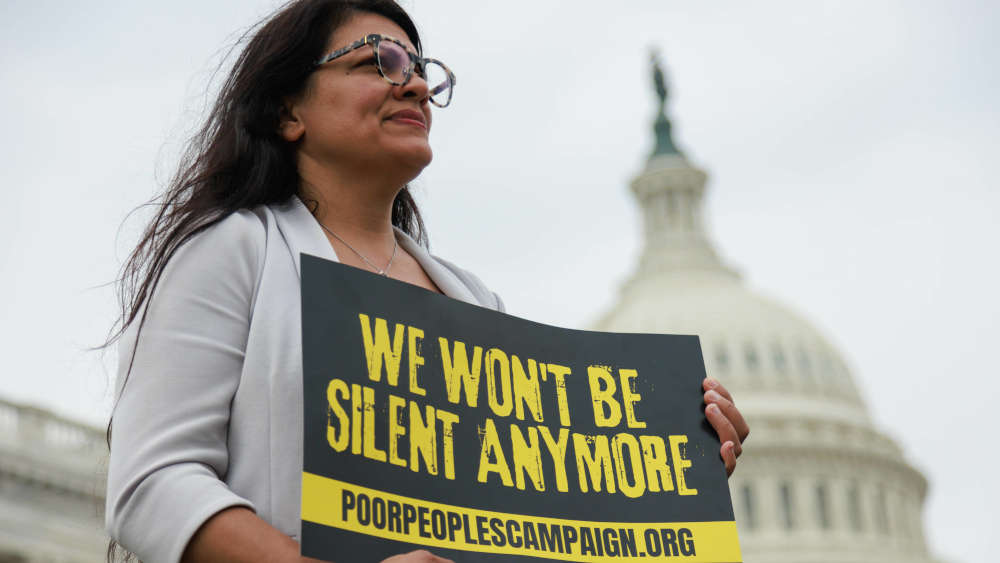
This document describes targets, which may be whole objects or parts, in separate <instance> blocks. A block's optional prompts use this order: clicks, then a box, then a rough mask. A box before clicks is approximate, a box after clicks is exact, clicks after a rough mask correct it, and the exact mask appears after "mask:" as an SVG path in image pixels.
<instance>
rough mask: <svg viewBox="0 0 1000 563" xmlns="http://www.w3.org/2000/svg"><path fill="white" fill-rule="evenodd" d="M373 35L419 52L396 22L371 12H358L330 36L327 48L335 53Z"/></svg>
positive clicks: (413, 51) (412, 51)
mask: <svg viewBox="0 0 1000 563" xmlns="http://www.w3.org/2000/svg"><path fill="white" fill-rule="evenodd" d="M372 33H378V34H380V35H385V36H386V37H392V38H393V39H397V40H399V42H400V43H402V44H403V45H406V49H407V50H409V51H410V52H411V53H416V52H417V50H416V49H415V48H414V47H413V43H412V42H411V41H410V38H409V36H408V35H406V31H404V30H403V28H401V27H399V25H398V24H397V23H396V22H394V21H392V20H390V19H389V18H387V17H385V16H380V15H378V14H373V13H371V12H356V13H355V14H354V15H352V16H351V17H350V18H348V19H347V21H345V22H344V23H343V24H341V25H340V27H338V28H337V29H335V30H334V32H333V34H332V35H331V36H330V41H329V43H328V45H327V48H328V49H329V50H330V51H335V50H337V49H340V48H342V47H346V46H347V45H350V44H351V43H353V42H355V41H357V40H358V39H361V38H363V37H364V36H366V35H369V34H372Z"/></svg>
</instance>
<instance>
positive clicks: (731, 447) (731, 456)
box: [702, 378, 750, 475]
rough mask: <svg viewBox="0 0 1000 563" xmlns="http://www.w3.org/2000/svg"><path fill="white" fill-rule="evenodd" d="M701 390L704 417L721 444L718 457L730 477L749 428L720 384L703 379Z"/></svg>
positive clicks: (731, 398)
mask: <svg viewBox="0 0 1000 563" xmlns="http://www.w3.org/2000/svg"><path fill="white" fill-rule="evenodd" d="M702 389H704V390H705V395H704V400H705V405H706V407H705V417H706V418H708V422H709V424H711V425H712V428H714V429H715V432H716V433H717V434H718V435H719V440H720V441H721V442H722V447H721V448H720V449H719V455H720V456H721V457H722V461H723V462H724V463H725V464H726V475H732V474H733V470H735V469H736V458H738V457H739V456H740V454H741V453H743V441H744V440H746V438H747V436H749V435H750V426H749V425H748V424H747V422H746V420H745V419H744V418H743V414H742V413H740V409H738V408H736V404H735V403H734V402H733V396H732V395H730V394H729V391H727V390H726V388H725V387H723V386H722V384H721V383H719V382H718V381H716V380H715V379H712V378H705V381H704V382H702Z"/></svg>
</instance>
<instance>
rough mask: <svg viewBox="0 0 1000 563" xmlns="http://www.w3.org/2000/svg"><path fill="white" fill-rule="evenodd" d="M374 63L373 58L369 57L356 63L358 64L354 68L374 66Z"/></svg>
mask: <svg viewBox="0 0 1000 563" xmlns="http://www.w3.org/2000/svg"><path fill="white" fill-rule="evenodd" d="M375 63H376V61H375V57H369V58H367V59H363V60H361V61H360V62H358V64H356V65H354V66H355V67H362V66H367V65H374V64H375Z"/></svg>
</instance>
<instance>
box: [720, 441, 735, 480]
mask: <svg viewBox="0 0 1000 563" xmlns="http://www.w3.org/2000/svg"><path fill="white" fill-rule="evenodd" d="M719 453H720V455H722V461H723V462H725V464H726V476H729V475H732V474H733V471H734V470H735V469H736V457H737V456H738V455H739V454H737V453H736V444H734V443H733V442H726V443H724V444H722V449H721V450H720V451H719Z"/></svg>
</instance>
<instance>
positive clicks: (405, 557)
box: [382, 549, 454, 563]
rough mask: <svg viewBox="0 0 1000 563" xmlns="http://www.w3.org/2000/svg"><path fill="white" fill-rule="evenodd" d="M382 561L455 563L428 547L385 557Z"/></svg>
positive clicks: (385, 562)
mask: <svg viewBox="0 0 1000 563" xmlns="http://www.w3.org/2000/svg"><path fill="white" fill-rule="evenodd" d="M382 563H454V562H453V561H452V560H451V559H445V558H444V557H438V556H437V555H434V554H433V553H431V552H429V551H427V550H426V549H418V550H416V551H411V552H409V553H401V554H399V555H393V556H392V557H390V558H388V559H383V560H382Z"/></svg>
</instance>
